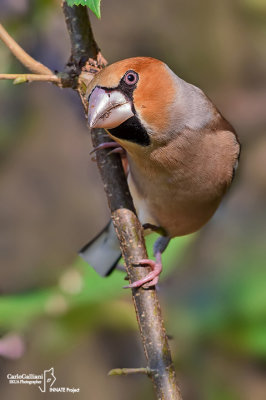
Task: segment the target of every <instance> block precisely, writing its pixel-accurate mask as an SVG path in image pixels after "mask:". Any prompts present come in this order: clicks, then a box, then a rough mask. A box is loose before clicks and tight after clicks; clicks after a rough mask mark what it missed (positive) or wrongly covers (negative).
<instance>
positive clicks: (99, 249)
mask: <svg viewBox="0 0 266 400" xmlns="http://www.w3.org/2000/svg"><path fill="white" fill-rule="evenodd" d="M79 255H80V256H81V257H82V258H83V259H84V260H85V261H87V263H89V264H90V265H91V266H92V267H93V268H94V269H95V271H96V272H98V274H100V275H102V276H106V275H109V274H110V273H111V272H112V270H113V269H114V268H115V267H116V265H117V263H118V261H119V259H120V258H121V251H120V248H119V242H118V239H117V236H116V233H115V230H114V227H113V223H112V221H111V220H110V222H109V223H108V225H107V226H106V227H105V228H104V229H103V230H102V231H101V232H100V233H99V234H98V235H97V236H96V237H95V238H94V239H93V240H92V241H90V242H89V243H88V244H86V245H85V246H84V247H82V249H81V250H80V251H79Z"/></svg>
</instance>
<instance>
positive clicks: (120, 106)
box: [87, 57, 176, 146]
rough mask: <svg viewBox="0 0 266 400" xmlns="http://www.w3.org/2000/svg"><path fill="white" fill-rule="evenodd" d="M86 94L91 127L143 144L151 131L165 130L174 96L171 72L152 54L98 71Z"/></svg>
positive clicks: (147, 140)
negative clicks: (151, 56)
mask: <svg viewBox="0 0 266 400" xmlns="http://www.w3.org/2000/svg"><path fill="white" fill-rule="evenodd" d="M87 95H88V98H89V113H88V119H89V124H90V126H91V127H101V128H106V129H108V130H109V131H110V133H111V135H112V136H114V137H115V138H118V139H119V141H123V140H127V141H130V142H134V143H138V144H140V145H144V146H146V145H148V144H149V142H150V136H151V135H152V134H155V133H156V132H163V131H165V130H166V128H167V126H168V124H169V121H170V113H171V104H173V102H174V100H175V96H176V87H175V81H174V74H173V73H172V72H171V70H170V69H169V68H168V67H167V65H166V64H164V63H163V62H162V61H159V60H156V59H154V58H150V57H136V58H129V59H126V60H122V61H119V62H116V63H114V64H112V65H110V66H108V67H107V68H105V69H103V70H102V71H101V72H100V73H99V74H97V75H96V76H95V78H94V79H93V80H92V82H91V83H90V85H89V86H88V90H87ZM123 130H124V132H125V135H123V133H122V131H123ZM133 131H135V132H133Z"/></svg>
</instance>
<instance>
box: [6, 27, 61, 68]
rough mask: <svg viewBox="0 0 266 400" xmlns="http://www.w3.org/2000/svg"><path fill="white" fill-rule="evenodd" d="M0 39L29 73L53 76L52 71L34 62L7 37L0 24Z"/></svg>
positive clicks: (7, 34)
mask: <svg viewBox="0 0 266 400" xmlns="http://www.w3.org/2000/svg"><path fill="white" fill-rule="evenodd" d="M0 39H2V41H3V42H4V43H5V44H6V46H7V47H8V48H9V49H10V51H11V52H12V53H13V54H14V56H16V57H17V59H18V60H19V61H20V62H21V64H23V65H24V66H25V67H26V68H28V69H29V70H30V71H32V72H34V73H36V74H40V75H53V71H51V70H50V69H49V68H47V67H46V66H45V65H43V64H42V63H40V62H39V61H36V60H34V58H32V57H31V56H30V55H29V54H28V53H26V51H25V50H23V49H22V47H20V45H19V44H18V43H17V42H16V41H15V40H14V39H13V38H12V37H11V36H10V35H9V33H8V32H7V31H6V30H5V28H4V27H3V25H2V24H0Z"/></svg>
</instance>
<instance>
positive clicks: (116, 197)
mask: <svg viewBox="0 0 266 400" xmlns="http://www.w3.org/2000/svg"><path fill="white" fill-rule="evenodd" d="M63 10H64V14H65V18H66V22H67V28H68V32H69V35H70V40H71V48H72V52H73V53H72V57H71V60H72V62H74V64H75V63H77V65H76V67H77V68H78V67H79V64H80V60H82V62H84V64H85V63H86V59H83V57H84V56H85V57H86V58H87V60H88V59H89V58H94V59H97V54H98V52H99V48H98V46H97V44H96V41H95V39H94V37H93V32H92V29H91V25H90V21H89V17H88V13H87V9H86V8H85V7H81V6H74V7H73V8H71V7H69V6H67V4H66V3H63ZM79 93H80V96H81V98H82V97H83V93H82V92H80V91H79ZM84 102H86V100H84V98H83V104H84ZM85 111H86V107H85ZM92 141H93V145H94V146H97V145H99V144H101V143H103V142H106V141H110V138H109V137H108V135H107V134H106V133H105V132H104V131H103V130H102V129H93V130H92ZM106 153H107V152H106V151H104V150H103V151H99V152H97V155H96V156H97V163H98V167H99V170H100V173H101V177H102V180H103V183H104V188H105V192H106V195H107V199H108V204H109V207H110V210H111V213H112V220H113V223H114V226H115V229H116V233H117V236H118V238H119V241H120V246H121V250H122V254H123V257H124V260H125V263H126V270H127V273H128V276H129V281H130V282H134V281H136V280H139V279H141V278H143V277H144V276H146V274H147V269H148V268H143V267H137V266H135V264H137V263H138V261H139V260H140V259H143V258H147V251H146V247H145V242H144V237H143V229H142V226H141V224H140V222H139V220H138V218H137V216H136V212H135V208H134V205H133V201H132V198H131V195H130V192H129V188H128V185H127V180H126V177H125V175H124V171H123V168H122V163H121V159H120V157H119V156H118V155H115V154H112V155H110V156H108V157H107V156H106ZM132 297H133V302H134V305H135V310H136V315H137V320H138V324H139V328H140V332H141V338H142V342H143V346H144V351H145V355H146V358H147V361H148V370H149V371H150V373H149V376H150V377H151V378H152V381H153V384H154V388H155V391H156V394H157V398H158V399H164V400H181V394H180V391H179V388H178V386H177V382H176V375H175V370H174V366H173V362H172V358H171V353H170V349H169V344H168V339H167V336H166V332H165V327H164V323H163V319H162V314H161V308H160V304H159V301H158V297H157V293H156V290H155V288H150V289H148V290H147V289H143V288H138V289H132Z"/></svg>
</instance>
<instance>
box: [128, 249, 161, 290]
mask: <svg viewBox="0 0 266 400" xmlns="http://www.w3.org/2000/svg"><path fill="white" fill-rule="evenodd" d="M138 264H141V265H145V264H146V265H149V266H150V267H151V269H152V271H151V272H150V273H149V274H148V275H147V276H145V278H142V279H140V280H138V281H136V282H133V283H131V284H130V285H127V286H124V289H128V288H130V289H132V288H138V287H141V286H143V287H144V288H145V289H146V288H149V287H151V286H155V285H157V283H158V280H159V275H160V273H161V272H162V258H161V253H157V254H156V261H153V260H149V259H143V260H140V261H139V262H138Z"/></svg>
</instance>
